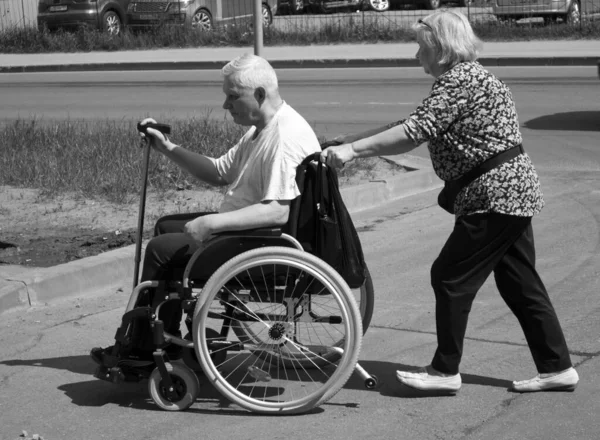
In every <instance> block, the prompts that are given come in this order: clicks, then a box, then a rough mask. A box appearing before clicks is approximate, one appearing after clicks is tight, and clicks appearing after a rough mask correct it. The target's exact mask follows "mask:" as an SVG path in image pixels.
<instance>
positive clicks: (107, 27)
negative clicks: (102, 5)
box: [102, 11, 123, 35]
mask: <svg viewBox="0 0 600 440" xmlns="http://www.w3.org/2000/svg"><path fill="white" fill-rule="evenodd" d="M122 29H123V23H122V22H121V18H120V17H119V14H117V13H116V12H115V11H106V12H105V13H104V15H103V16H102V31H104V32H107V33H109V34H110V35H119V33H120V32H121V30H122Z"/></svg>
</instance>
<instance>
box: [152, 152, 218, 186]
mask: <svg viewBox="0 0 600 440" xmlns="http://www.w3.org/2000/svg"><path fill="white" fill-rule="evenodd" d="M166 144H167V151H164V152H163V154H164V155H165V156H167V157H168V158H169V159H170V160H172V161H173V162H175V163H176V164H177V165H178V166H179V167H181V168H183V169H184V170H185V171H187V172H188V173H190V174H191V175H192V176H194V177H196V178H198V179H200V180H202V181H204V182H206V183H209V184H211V185H216V186H222V185H227V182H226V181H225V180H224V179H223V178H222V177H221V176H220V175H219V173H218V171H217V168H216V167H215V165H214V163H213V161H212V160H210V159H209V158H208V157H206V156H203V155H202V154H198V153H195V152H193V151H189V150H186V149H185V148H183V147H180V146H179V145H175V144H173V143H172V142H171V141H167V142H166Z"/></svg>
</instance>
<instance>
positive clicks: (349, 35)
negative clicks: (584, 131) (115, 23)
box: [0, 14, 600, 53]
mask: <svg viewBox="0 0 600 440" xmlns="http://www.w3.org/2000/svg"><path fill="white" fill-rule="evenodd" d="M482 18H483V17H482ZM286 20H289V23H288V26H287V27H286V28H285V29H284V30H282V29H276V28H275V26H273V27H271V28H268V29H265V31H264V44H265V46H281V45H292V46H293V45H298V46H305V45H311V44H315V45H317V44H318V45H331V44H343V43H381V42H384V43H385V42H390V43H391V42H413V41H415V39H414V35H413V33H412V32H411V30H410V29H409V28H407V27H406V22H405V24H401V23H396V22H394V21H393V20H390V19H388V18H386V17H384V16H381V15H377V14H345V15H340V16H336V17H335V19H334V18H328V17H327V16H323V17H314V16H294V17H291V18H289V19H287V18H286ZM488 20H489V18H488ZM473 28H474V29H475V32H476V33H477V35H479V36H480V37H481V38H482V39H483V40H484V41H526V40H565V39H567V40H581V39H600V21H584V22H582V23H581V24H579V25H574V26H567V25H563V24H557V25H552V26H542V25H540V24H539V23H530V24H527V23H524V24H522V23H519V24H518V25H512V26H507V25H499V24H497V23H496V22H494V21H478V19H477V17H475V18H474V22H473ZM252 44H253V35H252V33H251V32H249V31H248V28H247V27H244V26H239V27H235V26H231V27H228V28H223V29H217V30H215V31H213V32H198V31H195V30H193V29H189V28H185V27H179V26H163V27H157V28H152V29H149V30H147V31H143V32H142V31H130V30H126V31H124V32H122V33H121V34H120V35H117V36H111V35H108V34H106V33H102V32H99V31H97V30H94V29H89V28H80V29H78V30H76V31H73V32H71V31H58V32H53V33H50V32H48V31H44V32H39V31H38V30H37V29H35V28H17V27H13V28H9V29H5V30H1V31H0V52H1V53H51V52H90V51H117V50H147V49H157V48H193V47H221V46H249V45H252Z"/></svg>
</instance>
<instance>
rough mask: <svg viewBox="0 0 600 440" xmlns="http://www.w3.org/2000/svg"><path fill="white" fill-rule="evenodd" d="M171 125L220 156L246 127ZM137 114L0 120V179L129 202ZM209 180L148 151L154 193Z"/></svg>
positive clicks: (136, 178) (135, 175) (134, 177)
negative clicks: (118, 119) (91, 119)
mask: <svg viewBox="0 0 600 440" xmlns="http://www.w3.org/2000/svg"><path fill="white" fill-rule="evenodd" d="M161 121H164V122H165V123H168V124H171V125H172V127H173V132H174V134H175V135H174V136H173V137H172V139H173V141H174V142H176V143H177V144H179V145H182V146H184V147H185V148H187V149H189V150H191V151H196V152H198V153H200V154H204V155H206V156H210V157H219V156H221V155H222V154H224V153H225V152H226V151H227V150H228V149H229V148H231V147H232V146H233V145H235V143H236V142H237V141H238V140H239V139H240V138H241V136H242V135H243V133H244V132H245V130H246V129H245V128H244V127H241V126H239V125H236V124H234V123H233V122H229V121H219V120H214V119H210V118H208V117H206V118H204V119H199V118H191V119H186V120H169V119H164V120H163V119H161ZM136 124H137V121H129V122H115V121H111V120H103V121H94V122H86V121H60V122H52V123H49V122H43V121H39V120H35V119H32V120H17V121H14V122H12V123H6V124H4V125H2V126H0V137H1V138H2V139H3V142H4V144H5V145H9V146H10V148H2V149H0V169H2V173H0V186H3V185H6V186H12V187H17V188H32V189H40V190H41V195H42V196H44V197H46V198H54V197H56V196H58V195H61V194H65V193H72V194H78V195H80V196H83V197H86V198H91V199H94V198H100V199H103V200H107V201H109V202H112V203H130V202H131V200H132V199H133V198H135V197H137V196H138V195H139V189H140V177H141V175H142V169H143V161H144V155H143V150H142V149H141V148H139V147H138V146H139V145H141V140H140V137H139V135H138V133H137V130H136ZM375 163H376V160H375V159H374V158H368V159H359V160H356V161H353V162H351V163H349V164H348V165H347V166H346V167H344V168H343V169H342V170H340V171H339V173H338V174H339V178H340V182H343V181H345V180H348V179H350V178H351V177H352V176H353V175H355V174H356V173H359V172H361V173H364V174H366V175H367V176H369V175H371V174H373V169H374V167H375ZM207 187H209V185H208V184H204V183H203V182H201V181H199V180H197V179H195V178H193V177H191V176H190V175H189V174H188V173H187V172H185V171H183V170H182V169H181V168H179V167H178V166H177V165H175V164H174V163H173V162H171V161H169V160H168V159H167V158H165V157H164V156H162V155H161V154H159V153H156V152H152V154H151V156H150V166H149V169H148V190H149V191H152V192H153V193H155V194H156V196H157V197H158V198H159V199H160V198H161V197H165V196H167V195H168V194H169V193H170V192H172V191H174V190H177V189H191V190H198V189H202V188H207Z"/></svg>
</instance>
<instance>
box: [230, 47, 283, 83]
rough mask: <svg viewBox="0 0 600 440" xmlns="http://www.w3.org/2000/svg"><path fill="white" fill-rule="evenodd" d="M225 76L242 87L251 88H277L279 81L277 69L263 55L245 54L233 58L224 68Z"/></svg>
mask: <svg viewBox="0 0 600 440" xmlns="http://www.w3.org/2000/svg"><path fill="white" fill-rule="evenodd" d="M222 73H223V76H224V77H229V78H230V80H231V81H233V82H235V84H237V85H238V86H240V87H242V88H247V89H250V90H253V89H256V88H258V87H263V88H265V89H266V90H277V88H278V81H277V75H276V74H275V70H274V69H273V67H272V66H271V65H270V64H269V62H268V61H267V60H265V59H264V58H262V57H259V56H256V55H251V54H244V55H241V56H239V57H237V58H235V59H234V60H231V61H230V62H229V63H227V64H226V65H225V67H223V69H222Z"/></svg>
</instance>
